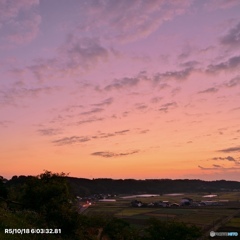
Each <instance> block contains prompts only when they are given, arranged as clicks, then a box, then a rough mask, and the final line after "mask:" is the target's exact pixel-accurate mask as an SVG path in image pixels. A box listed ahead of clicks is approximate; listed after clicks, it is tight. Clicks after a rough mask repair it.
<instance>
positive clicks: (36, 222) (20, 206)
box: [0, 171, 201, 240]
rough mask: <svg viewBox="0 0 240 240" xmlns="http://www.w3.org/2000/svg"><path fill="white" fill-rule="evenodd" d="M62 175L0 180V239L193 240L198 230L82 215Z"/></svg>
mask: <svg viewBox="0 0 240 240" xmlns="http://www.w3.org/2000/svg"><path fill="white" fill-rule="evenodd" d="M66 179H67V178H66V175H65V174H64V173H61V174H55V173H51V172H48V171H46V172H44V173H43V174H40V175H39V176H35V177H34V176H28V177H24V176H22V177H17V176H14V177H13V178H12V179H11V180H9V181H7V180H6V179H4V178H3V177H0V239H3V240H4V239H69V240H70V239H71V240H74V239H81V240H85V239H86V240H97V239H99V240H100V239H101V240H111V239H113V240H138V239H139V240H155V239H156V240H161V239H165V240H166V239H169V240H170V239H171V240H175V239H177V240H181V239H183V240H191V239H194V240H196V239H197V238H198V237H199V236H201V232H200V230H199V228H197V227H195V226H187V225H186V224H184V223H179V222H174V221H169V222H166V221H165V222H162V221H160V220H157V219H154V218H152V219H149V220H148V221H147V223H146V225H145V226H144V227H141V228H139V227H136V226H133V225H131V224H130V223H129V222H127V221H126V220H123V219H119V218H114V217H112V216H111V215H99V214H98V215H90V216H88V215H82V214H79V213H78V211H77V210H78V206H77V204H78V202H77V200H76V197H75V196H74V194H73V193H72V192H71V191H70V190H69V189H70V188H69V185H68V181H67V180H66ZM6 229H30V230H31V229H60V231H61V233H57V234H31V233H29V234H23V235H21V234H7V233H5V231H6Z"/></svg>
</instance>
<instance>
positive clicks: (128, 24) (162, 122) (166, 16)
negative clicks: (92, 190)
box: [0, 0, 240, 181]
mask: <svg viewBox="0 0 240 240" xmlns="http://www.w3.org/2000/svg"><path fill="white" fill-rule="evenodd" d="M239 13H240V1H239V0H206V1H205V0H171V1H169V0H131V1H130V0H86V1H84V0H51V1H49V0H0V72H1V75H0V76H1V77H0V133H1V134H0V146H1V147H0V159H1V171H0V175H2V176H4V177H6V178H11V177H12V176H13V175H37V174H40V173H42V172H43V171H44V170H49V171H53V172H65V173H69V175H70V176H74V177H83V178H103V177H104V178H105V177H106V178H114V179H119V178H122V179H124V178H136V179H151V178H154V179H156V178H173V179H177V178H190V179H203V180H218V179H226V180H237V181H240V14H239Z"/></svg>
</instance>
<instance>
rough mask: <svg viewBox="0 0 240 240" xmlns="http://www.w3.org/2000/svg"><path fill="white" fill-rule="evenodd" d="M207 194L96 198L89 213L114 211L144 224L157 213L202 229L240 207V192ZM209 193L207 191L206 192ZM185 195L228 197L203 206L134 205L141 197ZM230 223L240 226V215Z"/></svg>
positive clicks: (148, 200) (175, 198) (167, 198)
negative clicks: (161, 206)
mask: <svg viewBox="0 0 240 240" xmlns="http://www.w3.org/2000/svg"><path fill="white" fill-rule="evenodd" d="M203 195H204V194H202V193H201V194H184V195H179V196H171V195H170V196H169V195H162V196H156V197H149V198H133V199H122V198H121V197H118V198H116V202H96V203H94V204H93V205H92V206H90V207H89V208H88V209H87V210H86V211H85V214H96V213H102V214H110V215H112V216H115V217H118V218H123V219H126V220H128V221H129V222H131V223H133V224H136V225H144V223H145V222H146V220H147V219H149V218H151V217H156V218H158V219H161V220H163V221H169V220H174V221H180V222H185V223H187V224H194V225H197V226H199V227H201V228H202V229H211V227H213V226H214V225H216V224H218V223H219V222H221V221H222V220H224V219H225V218H227V217H228V216H231V215H233V214H234V213H235V212H236V210H237V209H239V208H240V193H239V192H231V193H220V194H219V193H216V195H218V196H217V197H215V198H213V199H207V198H203ZM206 195H207V194H206ZM183 197H188V198H192V199H194V201H201V200H202V201H204V200H214V201H224V200H228V202H224V203H223V205H222V206H203V207H177V208H153V207H152V208H151V207H145V208H134V207H131V204H130V203H131V201H132V200H134V199H137V200H139V201H142V202H144V203H151V202H156V201H169V202H172V203H174V202H176V203H179V202H180V200H181V199H182V198H183ZM227 224H228V225H227V226H229V227H231V226H236V227H239V228H240V218H233V219H232V220H231V221H230V222H229V223H227Z"/></svg>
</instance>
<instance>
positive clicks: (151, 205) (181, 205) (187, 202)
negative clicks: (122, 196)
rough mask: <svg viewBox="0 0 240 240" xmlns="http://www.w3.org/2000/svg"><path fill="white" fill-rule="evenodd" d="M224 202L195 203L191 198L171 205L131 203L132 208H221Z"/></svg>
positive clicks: (167, 202) (165, 202) (162, 203)
mask: <svg viewBox="0 0 240 240" xmlns="http://www.w3.org/2000/svg"><path fill="white" fill-rule="evenodd" d="M223 203H224V202H223V201H212V200H207V201H193V199H191V198H187V197H186V198H182V199H181V201H180V203H176V202H174V203H171V202H169V201H157V202H151V203H144V202H142V201H139V200H133V201H132V202H131V206H132V207H183V206H192V207H202V206H220V205H223Z"/></svg>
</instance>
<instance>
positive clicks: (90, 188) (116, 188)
mask: <svg viewBox="0 0 240 240" xmlns="http://www.w3.org/2000/svg"><path fill="white" fill-rule="evenodd" d="M67 181H68V182H69V184H70V187H71V189H72V191H73V193H74V194H75V195H78V196H87V195H90V194H96V193H98V194H100V193H103V194H140V193H150V194H151V193H152V194H153V193H155V194H164V193H180V192H183V193H186V192H188V193H190V192H208V193H211V192H226V191H239V192H240V182H236V181H226V180H219V181H202V180H189V179H177V180H171V179H153V180H135V179H125V180H122V179H118V180H114V179H109V178H101V179H93V180H90V179H85V178H74V177H67Z"/></svg>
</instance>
